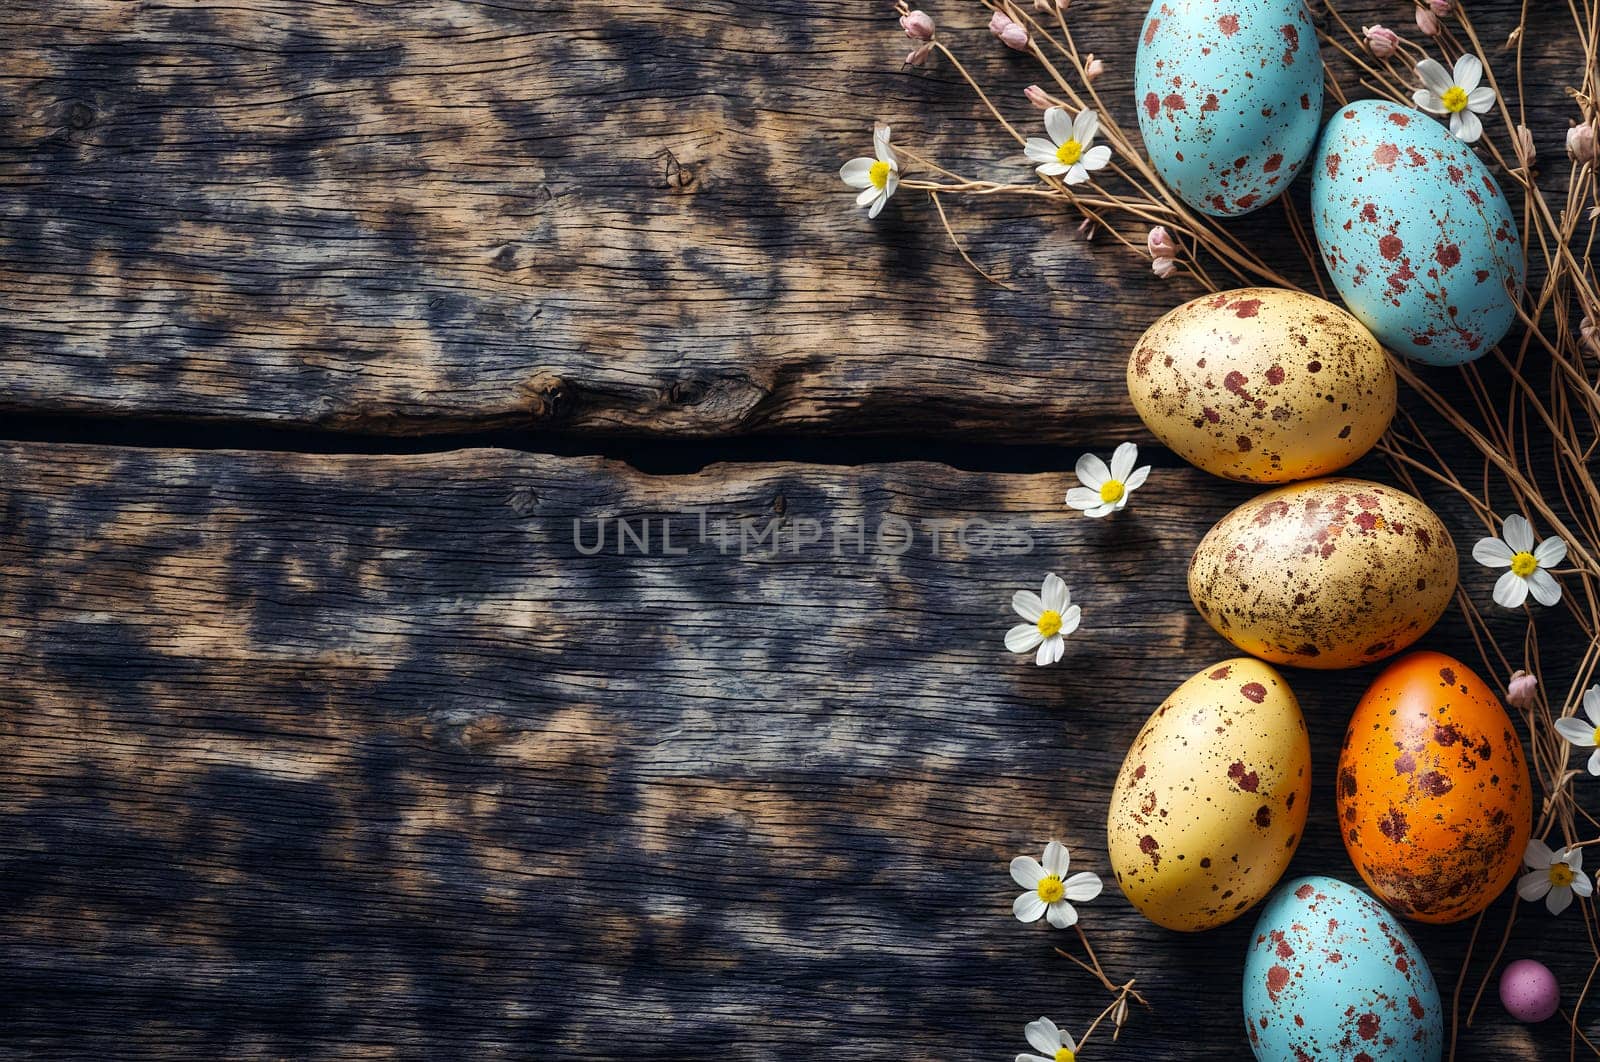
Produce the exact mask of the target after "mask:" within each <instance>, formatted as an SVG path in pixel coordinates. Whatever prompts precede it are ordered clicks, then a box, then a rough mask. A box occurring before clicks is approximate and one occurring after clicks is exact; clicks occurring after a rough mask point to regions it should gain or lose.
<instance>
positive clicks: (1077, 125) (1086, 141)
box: [1072, 108, 1100, 151]
mask: <svg viewBox="0 0 1600 1062" xmlns="http://www.w3.org/2000/svg"><path fill="white" fill-rule="evenodd" d="M1098 132H1100V115H1099V114H1097V113H1095V112H1094V111H1092V110H1088V109H1087V108H1086V109H1084V110H1081V111H1079V112H1078V116H1077V117H1076V118H1074V119H1072V139H1074V140H1076V141H1077V142H1078V146H1079V147H1082V148H1083V149H1084V150H1085V151H1087V150H1088V149H1089V145H1090V144H1093V143H1094V138H1095V134H1096V133H1098Z"/></svg>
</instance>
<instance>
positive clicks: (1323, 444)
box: [1127, 288, 1395, 483]
mask: <svg viewBox="0 0 1600 1062" xmlns="http://www.w3.org/2000/svg"><path fill="white" fill-rule="evenodd" d="M1286 342H1289V343H1293V344H1295V346H1296V348H1297V349H1299V350H1302V351H1304V353H1305V354H1307V355H1309V356H1308V357H1307V360H1306V361H1305V362H1304V363H1303V364H1305V365H1306V366H1307V370H1306V372H1304V373H1301V372H1298V371H1295V369H1293V368H1291V367H1288V366H1285V364H1284V363H1283V360H1282V355H1283V346H1284V344H1285V343H1286ZM1218 349H1224V350H1226V351H1227V352H1228V353H1227V358H1226V362H1225V364H1224V365H1219V366H1218V367H1217V368H1215V369H1213V368H1207V357H1208V355H1214V354H1215V352H1216V351H1217V350H1218ZM1127 382H1128V393H1129V395H1130V397H1131V398H1132V399H1133V403H1134V407H1135V408H1136V409H1137V410H1138V411H1139V415H1140V417H1141V418H1142V419H1143V420H1144V422H1145V424H1146V425H1148V426H1149V428H1150V430H1151V431H1152V432H1153V433H1154V434H1155V435H1156V436H1157V437H1158V438H1160V439H1161V441H1162V442H1163V443H1165V444H1166V445H1167V446H1169V447H1170V448H1171V449H1173V450H1174V451H1175V452H1177V453H1178V454H1179V455H1180V456H1182V457H1184V458H1185V459H1187V460H1189V461H1191V462H1193V463H1194V464H1196V465H1198V466H1200V467H1201V468H1203V469H1205V470H1207V471H1209V472H1213V473H1215V474H1217V475H1220V476H1226V477H1228V478H1230V479H1238V480H1243V481H1245V482H1257V483H1273V482H1287V481H1292V480H1301V479H1306V478H1310V477H1314V476H1318V475H1326V474H1328V473H1330V472H1334V471H1337V470H1338V469H1340V468H1342V467H1344V466H1345V465H1347V464H1349V463H1350V462H1351V461H1354V460H1355V459H1357V458H1358V457H1360V456H1361V455H1362V454H1364V453H1365V452H1366V451H1367V450H1369V449H1370V448H1371V447H1372V445H1373V444H1374V443H1376V441H1377V440H1378V438H1379V436H1381V435H1382V434H1383V432H1384V431H1385V430H1386V429H1387V427H1388V424H1389V420H1390V418H1391V417H1392V416H1393V413H1394V406H1395V377H1394V372H1393V370H1392V368H1391V367H1390V365H1389V362H1388V358H1387V355H1385V354H1384V352H1383V350H1382V348H1381V347H1379V346H1378V344H1377V343H1376V342H1375V341H1374V340H1373V339H1372V337H1371V336H1370V335H1369V334H1368V333H1367V332H1366V330H1365V329H1364V328H1363V327H1362V326H1361V324H1360V323H1359V322H1358V321H1356V320H1355V318H1353V317H1351V316H1350V315H1349V314H1346V313H1345V312H1344V311H1342V310H1340V309H1338V308H1337V307H1335V306H1333V305H1331V304H1330V303H1327V302H1324V301H1322V300H1321V299H1317V298H1315V297H1313V296H1310V295H1304V294H1301V293H1296V292H1288V291H1283V290H1279V289H1273V288H1247V289H1242V290H1239V291H1231V292H1224V293H1221V294H1219V295H1214V296H1206V297H1203V298H1200V299H1196V300H1194V301H1193V302H1190V303H1188V304H1186V305H1184V306H1180V307H1178V308H1177V309H1176V310H1173V311H1172V312H1170V313H1168V314H1167V315H1166V316H1165V317H1163V318H1162V319H1161V320H1159V321H1157V322H1156V323H1155V324H1154V325H1152V326H1151V327H1150V329H1149V330H1148V331H1146V333H1145V335H1144V337H1143V338H1142V339H1141V340H1140V342H1139V343H1138V345H1137V346H1136V347H1135V348H1134V353H1133V354H1132V355H1131V356H1130V358H1129V363H1128V371H1127Z"/></svg>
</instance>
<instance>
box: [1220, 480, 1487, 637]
mask: <svg viewBox="0 0 1600 1062" xmlns="http://www.w3.org/2000/svg"><path fill="white" fill-rule="evenodd" d="M1456 578H1457V568H1456V547H1455V543H1453V542H1451V541H1450V535H1449V533H1448V532H1447V531H1446V530H1445V527H1444V524H1443V523H1441V522H1440V520H1439V518H1438V517H1437V516H1436V515H1434V512H1433V510H1432V509H1430V508H1428V507H1427V506H1426V505H1424V504H1423V503H1422V502H1421V501H1419V500H1418V499H1416V498H1414V497H1412V496H1411V495H1409V494H1407V493H1406V492H1405V491H1402V490H1397V489H1395V488H1394V487H1386V486H1383V485H1382V484H1379V483H1369V482H1367V481H1366V480H1362V479H1345V478H1342V477H1341V478H1334V479H1318V480H1312V481H1311V482H1309V483H1296V484H1292V485H1290V486H1287V487H1279V488H1278V489H1276V490H1270V491H1267V492H1266V493H1265V494H1262V495H1260V496H1259V497H1257V498H1255V499H1253V500H1251V501H1248V502H1245V503H1244V504H1243V505H1241V506H1239V507H1238V508H1237V509H1235V510H1233V512H1231V513H1229V514H1228V515H1227V516H1224V517H1223V518H1222V519H1221V520H1218V521H1217V525H1216V526H1215V527H1213V528H1212V529H1211V530H1210V532H1208V533H1207V534H1206V537H1205V538H1204V539H1202V540H1201V541H1200V545H1199V547H1198V548H1197V549H1196V550H1195V552H1194V558H1193V559H1192V560H1191V561H1190V562H1189V596H1190V597H1191V598H1193V599H1194V604H1195V607H1196V608H1197V609H1199V610H1200V615H1202V616H1204V617H1205V619H1206V622H1207V623H1210V624H1211V626H1212V627H1213V628H1215V629H1216V631H1217V633H1218V634H1220V635H1222V636H1223V637H1224V638H1226V639H1228V641H1230V642H1232V643H1233V644H1234V645H1236V646H1238V647H1239V648H1240V649H1243V650H1244V651H1245V652H1247V653H1250V654H1251V655H1253V656H1259V657H1261V658H1262V659H1263V660H1270V661H1272V662H1273V663H1275V664H1295V665H1298V666H1300V667H1311V668H1342V667H1357V666H1360V665H1362V664H1370V663H1373V662H1374V661H1377V660H1382V659H1384V658H1385V657H1389V656H1392V655H1394V654H1395V653H1398V652H1399V651H1400V650H1402V649H1404V648H1405V647H1406V646H1408V645H1410V644H1411V643H1412V642H1414V641H1416V640H1417V639H1418V638H1420V637H1422V635H1423V634H1425V633H1426V632H1427V631H1428V629H1429V628H1431V627H1432V626H1433V625H1434V624H1435V623H1436V622H1438V620H1439V617H1440V616H1441V615H1443V614H1444V610H1445V607H1446V606H1447V605H1449V604H1450V598H1451V597H1452V596H1453V595H1454V594H1455V590H1456Z"/></svg>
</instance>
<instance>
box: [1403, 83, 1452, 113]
mask: <svg viewBox="0 0 1600 1062" xmlns="http://www.w3.org/2000/svg"><path fill="white" fill-rule="evenodd" d="M1411 102H1412V103H1415V104H1416V105H1417V106H1418V107H1420V108H1422V109H1423V110H1425V111H1427V112H1428V113H1429V114H1432V115H1440V116H1442V115H1446V114H1449V113H1450V112H1449V111H1448V110H1446V109H1445V106H1444V100H1442V99H1440V98H1439V96H1438V94H1437V93H1434V92H1429V91H1428V90H1427V89H1425V88H1419V89H1417V91H1415V92H1413V93H1412V94H1411Z"/></svg>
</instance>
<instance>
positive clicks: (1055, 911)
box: [1011, 841, 1102, 1050]
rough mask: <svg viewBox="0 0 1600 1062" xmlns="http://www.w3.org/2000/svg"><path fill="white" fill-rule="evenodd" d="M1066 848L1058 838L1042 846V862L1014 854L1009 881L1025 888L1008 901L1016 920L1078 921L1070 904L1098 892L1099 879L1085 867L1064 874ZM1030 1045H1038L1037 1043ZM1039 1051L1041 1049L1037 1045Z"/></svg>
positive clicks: (1063, 924) (1060, 925)
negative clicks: (1070, 875)
mask: <svg viewBox="0 0 1600 1062" xmlns="http://www.w3.org/2000/svg"><path fill="white" fill-rule="evenodd" d="M1066 875H1067V849H1066V846H1065V845H1063V844H1062V843H1061V842H1059V841H1051V842H1050V843H1049V844H1047V845H1045V846H1044V862H1043V863H1042V864H1041V863H1040V862H1039V861H1038V860H1037V859H1035V858H1033V857H1032V856H1017V858H1015V859H1013V860H1012V861H1011V880H1012V881H1014V882H1016V883H1017V884H1018V885H1021V886H1022V887H1023V888H1024V889H1027V890H1028V891H1027V892H1025V893H1023V894H1022V895H1021V896H1018V897H1017V898H1016V899H1015V900H1014V901H1012V904H1011V913H1012V914H1014V915H1016V916H1017V921H1019V922H1037V921H1038V920H1039V916H1040V915H1044V916H1045V917H1046V920H1047V921H1048V922H1049V923H1050V924H1051V925H1053V926H1055V927H1056V928H1057V929H1070V928H1071V927H1072V926H1074V925H1076V924H1077V923H1078V912H1077V909H1076V908H1074V907H1073V906H1072V904H1073V903H1088V902H1089V901H1090V900H1092V899H1094V898H1095V897H1096V896H1099V895H1100V889H1101V888H1102V886H1101V884H1100V878H1099V876H1098V875H1095V874H1091V873H1089V872H1088V871H1087V870H1083V871H1079V872H1078V873H1076V874H1074V875H1072V877H1070V878H1069V877H1067V876H1066ZM1033 1046H1035V1047H1038V1046H1039V1045H1038V1044H1034V1045H1033ZM1041 1050H1043V1049H1042V1048H1041Z"/></svg>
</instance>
